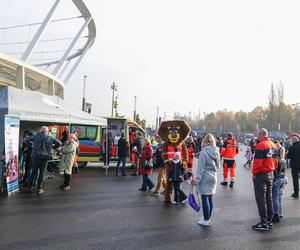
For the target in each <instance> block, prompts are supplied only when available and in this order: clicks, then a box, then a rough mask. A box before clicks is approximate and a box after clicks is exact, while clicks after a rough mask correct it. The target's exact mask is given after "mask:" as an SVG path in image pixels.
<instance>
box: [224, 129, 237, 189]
mask: <svg viewBox="0 0 300 250" xmlns="http://www.w3.org/2000/svg"><path fill="white" fill-rule="evenodd" d="M238 153H239V148H238V144H237V141H236V140H235V138H234V137H233V134H232V133H228V136H227V139H226V140H225V142H224V144H223V148H222V150H221V155H222V157H223V159H224V160H223V177H224V181H223V182H221V185H222V186H227V184H228V179H227V178H228V170H229V169H230V185H229V186H230V187H231V188H233V185H234V182H235V179H236V173H235V166H236V163H235V159H236V156H237V155H238Z"/></svg>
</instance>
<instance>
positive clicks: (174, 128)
mask: <svg viewBox="0 0 300 250" xmlns="http://www.w3.org/2000/svg"><path fill="white" fill-rule="evenodd" d="M190 131H191V129H190V126H189V125H188V124H187V123H186V122H185V121H163V122H162V123H161V124H160V127H159V130H158V135H159V136H160V137H161V139H162V140H163V141H164V142H165V143H167V144H172V145H174V146H179V145H181V144H182V142H184V141H185V140H186V138H187V137H188V136H189V134H190Z"/></svg>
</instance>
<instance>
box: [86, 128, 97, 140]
mask: <svg viewBox="0 0 300 250" xmlns="http://www.w3.org/2000/svg"><path fill="white" fill-rule="evenodd" d="M96 137H97V127H90V126H89V127H87V128H86V139H89V140H95V139H96Z"/></svg>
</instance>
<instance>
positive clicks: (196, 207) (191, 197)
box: [189, 185, 200, 213]
mask: <svg viewBox="0 0 300 250" xmlns="http://www.w3.org/2000/svg"><path fill="white" fill-rule="evenodd" d="M196 193H197V198H198V203H197V201H196V199H195V195H194V186H193V185H192V186H191V190H190V194H189V205H190V207H191V208H192V209H194V210H195V211H196V212H197V213H199V212H200V198H199V193H198V189H197V188H196Z"/></svg>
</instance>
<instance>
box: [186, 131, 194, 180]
mask: <svg viewBox="0 0 300 250" xmlns="http://www.w3.org/2000/svg"><path fill="white" fill-rule="evenodd" d="M186 147H187V150H188V172H187V174H186V179H189V178H190V177H191V176H192V174H193V163H194V157H195V151H196V145H195V142H194V139H193V137H192V136H190V137H189V138H188V139H187V140H186Z"/></svg>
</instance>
